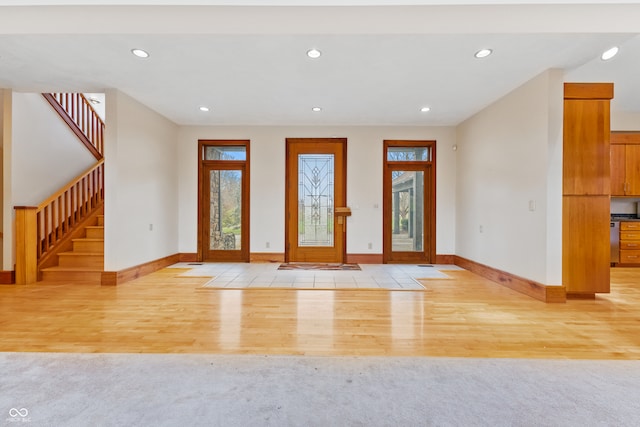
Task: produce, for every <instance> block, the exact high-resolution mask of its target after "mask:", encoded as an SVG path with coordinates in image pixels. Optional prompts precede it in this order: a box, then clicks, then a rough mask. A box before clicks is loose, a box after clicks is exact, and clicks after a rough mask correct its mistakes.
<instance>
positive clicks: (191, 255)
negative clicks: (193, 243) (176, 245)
mask: <svg viewBox="0 0 640 427" xmlns="http://www.w3.org/2000/svg"><path fill="white" fill-rule="evenodd" d="M178 256H179V257H180V262H198V254H197V253H195V252H183V253H180V254H178Z"/></svg>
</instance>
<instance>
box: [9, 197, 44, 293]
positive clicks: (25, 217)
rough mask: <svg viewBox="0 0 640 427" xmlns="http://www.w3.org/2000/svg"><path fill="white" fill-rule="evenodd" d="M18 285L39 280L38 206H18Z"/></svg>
mask: <svg viewBox="0 0 640 427" xmlns="http://www.w3.org/2000/svg"><path fill="white" fill-rule="evenodd" d="M15 210H16V285H28V284H29V283H35V282H37V281H38V253H37V248H38V246H37V245H38V236H37V222H36V210H37V208H36V207H32V206H16V207H15Z"/></svg>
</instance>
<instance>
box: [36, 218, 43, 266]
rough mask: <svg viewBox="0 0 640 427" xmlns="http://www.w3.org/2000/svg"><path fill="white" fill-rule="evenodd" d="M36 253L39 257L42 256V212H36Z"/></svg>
mask: <svg viewBox="0 0 640 427" xmlns="http://www.w3.org/2000/svg"><path fill="white" fill-rule="evenodd" d="M36 236H37V238H36V254H37V256H38V259H40V257H41V256H42V215H41V212H38V213H36Z"/></svg>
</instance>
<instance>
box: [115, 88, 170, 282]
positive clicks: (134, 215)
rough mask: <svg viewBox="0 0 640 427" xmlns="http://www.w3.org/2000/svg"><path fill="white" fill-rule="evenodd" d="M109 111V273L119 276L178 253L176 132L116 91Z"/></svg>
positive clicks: (166, 123)
mask: <svg viewBox="0 0 640 427" xmlns="http://www.w3.org/2000/svg"><path fill="white" fill-rule="evenodd" d="M106 106H107V108H106V123H107V126H106V135H105V270H106V271H119V270H122V269H125V268H129V267H133V266H136V265H139V264H143V263H146V262H149V261H154V260H157V259H159V258H163V257H165V256H169V255H173V254H176V253H177V252H178V202H179V200H178V168H177V162H176V157H177V153H176V138H177V126H176V125H175V124H174V123H173V122H171V121H169V120H167V119H166V118H164V117H163V116H161V115H159V114H158V113H156V112H154V111H152V110H150V109H149V108H147V107H146V106H144V105H142V104H140V103H139V102H137V101H136V100H134V99H132V98H131V97H129V96H127V95H126V94H124V93H122V92H119V91H116V90H109V91H107V93H106ZM150 228H152V229H150Z"/></svg>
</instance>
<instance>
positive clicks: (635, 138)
mask: <svg viewBox="0 0 640 427" xmlns="http://www.w3.org/2000/svg"><path fill="white" fill-rule="evenodd" d="M611 195H612V196H622V197H624V196H634V197H638V196H640V132H611Z"/></svg>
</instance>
